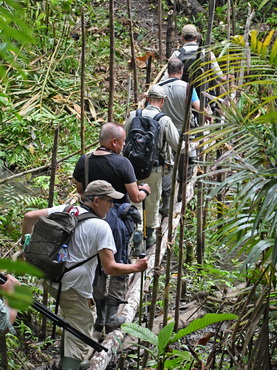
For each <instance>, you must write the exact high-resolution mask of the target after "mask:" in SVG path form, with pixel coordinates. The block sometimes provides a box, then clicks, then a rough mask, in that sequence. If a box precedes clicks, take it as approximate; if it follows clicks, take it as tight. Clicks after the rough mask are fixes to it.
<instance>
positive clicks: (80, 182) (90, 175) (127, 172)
mask: <svg viewBox="0 0 277 370" xmlns="http://www.w3.org/2000/svg"><path fill="white" fill-rule="evenodd" d="M125 139H126V133H125V130H124V128H123V127H122V126H121V125H118V124H116V123H110V122H109V123H106V124H105V125H103V126H102V129H101V131H100V135H99V142H100V146H99V147H98V148H97V149H96V150H95V151H94V152H92V153H90V154H87V155H82V156H81V157H80V158H79V160H78V162H77V164H76V167H75V170H74V172H73V177H74V179H75V180H76V186H77V191H78V193H79V194H80V195H81V197H83V195H84V189H85V188H86V185H87V184H88V183H90V182H91V181H94V180H105V181H107V182H109V183H110V184H111V185H112V187H113V188H114V189H115V190H116V191H119V192H121V193H123V194H124V197H123V198H122V199H117V200H116V202H117V203H129V202H130V200H131V201H132V202H134V203H139V202H141V201H143V200H144V199H145V198H146V196H147V195H148V194H149V193H150V187H149V186H148V185H147V184H143V185H138V184H137V179H136V176H135V172H134V168H133V166H132V164H131V162H130V161H129V159H127V158H125V157H123V156H121V155H120V153H121V151H122V148H123V145H124V144H125ZM108 216H109V215H108ZM119 221H120V220H119ZM121 222H122V221H121ZM108 223H109V224H110V222H108ZM110 226H111V228H112V231H113V235H114V236H115V234H114V233H115V232H116V231H118V230H113V227H112V225H111V224H110ZM137 234H138V235H140V234H139V233H136V232H135V234H134V238H133V240H134V243H133V244H134V247H133V253H132V254H133V256H138V255H139V254H140V253H141V249H140V248H141V240H140V239H139V240H138V243H137V245H138V247H136V244H135V240H136V235H137ZM120 247H121V249H124V248H125V254H126V255H127V256H128V251H127V248H128V245H122V246H120ZM122 253H123V252H122ZM120 256H121V255H120V252H119V251H118V253H116V254H115V260H116V261H117V262H119V261H120V260H121V257H120ZM118 259H119V261H118ZM120 262H122V261H120ZM102 281H104V284H106V280H105V277H104V276H103V274H102V278H101V279H99V281H98V283H97V284H96V286H94V300H95V302H96V312H97V318H96V322H95V326H94V327H95V330H97V331H102V330H103V328H104V327H105V329H106V333H107V332H110V331H112V330H114V329H115V328H117V327H119V326H120V325H121V324H122V323H123V322H124V321H125V318H124V317H122V316H119V315H117V310H118V306H119V304H120V303H121V302H122V301H125V294H126V290H127V283H128V277H127V276H126V279H121V280H118V279H117V277H115V276H111V277H110V280H109V281H110V282H109V287H108V288H107V287H106V286H105V287H104V289H103V286H102ZM104 292H107V295H106V296H105V295H104ZM119 297H122V298H121V299H119Z"/></svg>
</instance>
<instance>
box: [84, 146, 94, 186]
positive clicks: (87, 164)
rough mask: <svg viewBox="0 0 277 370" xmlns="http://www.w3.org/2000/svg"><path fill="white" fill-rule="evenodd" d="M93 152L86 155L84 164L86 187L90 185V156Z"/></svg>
mask: <svg viewBox="0 0 277 370" xmlns="http://www.w3.org/2000/svg"><path fill="white" fill-rule="evenodd" d="M91 154H92V153H87V154H86V155H85V165H84V168H85V188H86V187H87V186H88V183H89V158H90V156H91ZM84 190H85V189H84Z"/></svg>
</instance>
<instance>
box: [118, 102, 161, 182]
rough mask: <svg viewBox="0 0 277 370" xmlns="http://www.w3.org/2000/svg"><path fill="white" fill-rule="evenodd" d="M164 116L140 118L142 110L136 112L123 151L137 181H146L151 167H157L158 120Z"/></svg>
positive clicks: (159, 162)
mask: <svg viewBox="0 0 277 370" xmlns="http://www.w3.org/2000/svg"><path fill="white" fill-rule="evenodd" d="M164 115H165V114H164V113H158V114H156V116H155V117H154V118H150V117H142V109H138V110H137V111H136V115H135V117H134V119H133V121H132V123H131V126H130V130H129V133H128V136H127V139H126V145H125V147H124V149H123V155H124V157H127V158H128V159H129V160H130V162H131V163H132V165H133V167H134V170H135V174H136V177H137V180H143V179H146V178H147V177H148V176H149V175H150V174H151V171H152V168H153V166H159V165H161V164H163V163H162V158H161V157H160V156H159V150H158V141H159V135H160V124H159V122H158V121H159V119H160V118H162V117H163V116H164Z"/></svg>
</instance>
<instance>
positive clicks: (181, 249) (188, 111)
mask: <svg viewBox="0 0 277 370" xmlns="http://www.w3.org/2000/svg"><path fill="white" fill-rule="evenodd" d="M192 90H193V84H191V83H189V84H188V86H187V95H186V101H185V106H186V107H187V109H186V114H185V117H184V123H183V127H182V133H181V136H182V135H183V134H184V133H187V132H188V131H189V129H190V117H191V98H192ZM188 162H189V135H187V134H186V135H185V153H184V172H183V173H184V176H186V174H187V173H188ZM186 208H187V181H184V182H183V188H182V207H181V216H180V237H179V248H178V249H179V258H178V276H177V287H176V299H175V317H174V320H175V324H174V330H175V332H177V331H178V326H179V315H180V312H179V311H180V298H181V290H182V276H183V262H184V261H183V260H184V246H183V243H184V217H185V213H186Z"/></svg>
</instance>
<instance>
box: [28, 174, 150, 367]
mask: <svg viewBox="0 0 277 370" xmlns="http://www.w3.org/2000/svg"><path fill="white" fill-rule="evenodd" d="M123 196H124V194H123V193H120V192H118V191H116V190H115V189H114V188H113V187H112V185H111V184H110V183H108V182H107V181H104V180H96V181H92V182H90V183H89V184H88V186H87V187H86V189H85V193H84V203H83V205H82V206H72V207H71V208H70V210H69V212H70V214H72V215H76V216H77V215H79V214H82V213H84V212H91V213H93V214H95V215H96V216H97V217H94V218H90V219H86V220H84V221H82V223H81V224H80V225H78V226H77V228H76V229H75V231H74V234H73V236H72V238H71V240H70V242H69V245H68V258H67V260H66V267H67V268H69V267H70V266H72V265H75V264H76V263H78V262H80V261H84V260H86V259H87V258H88V257H90V256H93V255H95V254H97V253H98V256H99V258H100V261H101V265H102V268H103V270H104V271H105V273H107V274H109V275H126V274H130V273H133V272H141V271H144V270H145V269H146V268H147V259H146V258H143V259H137V260H136V262H135V263H134V264H122V263H117V262H115V260H114V254H115V253H116V247H115V243H114V238H113V235H112V231H111V228H110V226H109V225H108V223H107V222H106V221H105V220H104V218H105V216H106V214H107V212H108V211H109V209H110V208H111V207H112V206H113V199H121V198H122V197H123ZM65 207H66V205H59V206H55V207H52V208H46V209H42V210H38V211H31V212H28V213H26V214H25V216H24V220H23V225H22V237H23V239H24V236H25V234H31V233H32V230H33V225H34V224H35V222H36V221H37V219H38V218H39V217H40V216H45V217H47V216H48V215H50V214H51V213H54V212H62V211H63V210H64V209H65ZM97 263H98V259H97V258H93V259H91V260H89V261H87V262H86V263H84V264H82V265H81V266H79V267H76V268H75V269H73V270H71V271H69V272H67V273H66V274H65V275H64V277H63V278H62V292H61V297H60V307H61V311H62V314H63V316H64V318H65V320H66V321H68V323H69V324H71V325H72V326H73V327H75V328H78V330H80V331H81V332H82V333H84V334H86V335H87V336H89V337H92V335H93V321H94V320H93V313H92V306H93V305H92V286H93V281H94V277H95V270H96V267H97ZM57 289H58V284H57V283H51V285H50V286H49V292H50V294H51V295H52V296H53V297H56V296H57ZM63 336H64V338H63V345H62V348H61V357H62V358H61V367H60V368H61V369H62V370H68V369H71V370H75V369H76V370H78V369H87V368H88V367H89V362H88V361H84V359H85V357H86V355H87V353H88V350H89V347H88V345H86V344H85V343H84V342H82V341H81V340H79V339H78V338H76V337H75V336H73V335H72V334H70V333H69V332H67V331H64V334H63Z"/></svg>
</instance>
